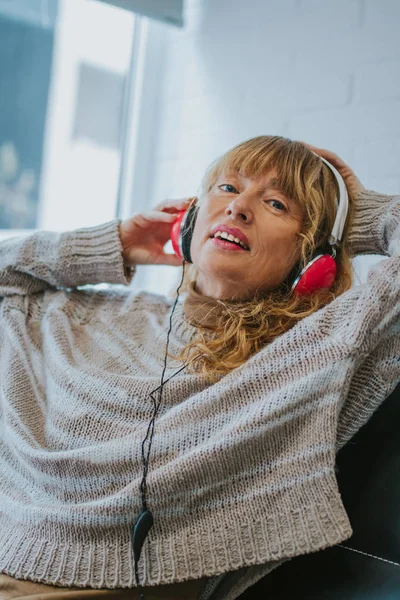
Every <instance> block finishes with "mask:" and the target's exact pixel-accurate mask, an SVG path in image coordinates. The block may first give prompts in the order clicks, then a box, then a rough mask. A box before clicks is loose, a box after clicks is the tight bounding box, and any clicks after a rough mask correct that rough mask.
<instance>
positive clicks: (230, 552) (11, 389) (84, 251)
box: [0, 190, 400, 600]
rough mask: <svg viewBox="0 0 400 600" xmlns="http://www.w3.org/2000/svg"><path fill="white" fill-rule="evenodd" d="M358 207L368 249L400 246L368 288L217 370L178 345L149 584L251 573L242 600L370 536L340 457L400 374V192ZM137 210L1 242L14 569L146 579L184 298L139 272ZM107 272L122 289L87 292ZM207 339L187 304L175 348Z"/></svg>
mask: <svg viewBox="0 0 400 600" xmlns="http://www.w3.org/2000/svg"><path fill="white" fill-rule="evenodd" d="M358 204H359V207H360V208H359V211H358V213H357V218H356V219H355V223H354V230H353V232H352V237H351V242H352V246H353V248H354V255H356V254H369V253H373V254H381V255H384V256H386V257H387V258H386V259H385V260H382V261H381V262H380V263H378V264H377V265H375V266H374V267H372V269H371V270H370V272H369V274H368V280H367V282H366V283H365V284H362V285H358V286H355V287H353V288H351V289H350V290H348V291H347V292H345V293H344V294H342V295H341V296H340V297H338V298H336V299H335V300H334V301H333V302H331V303H330V304H329V305H328V306H326V307H324V308H322V309H320V310H318V311H317V312H315V313H314V314H312V315H310V316H309V317H307V318H306V319H303V320H302V321H300V322H299V323H297V324H296V325H295V326H294V327H293V328H292V329H290V330H289V331H288V332H287V333H285V334H284V335H282V336H280V337H279V338H277V339H276V340H274V342H273V343H271V344H269V345H268V346H266V347H265V348H263V349H262V350H261V351H260V352H258V353H257V354H255V355H254V356H252V357H251V358H250V359H249V360H248V361H246V363H245V364H243V365H242V366H241V367H239V368H237V369H235V370H234V371H232V372H231V373H229V374H227V375H225V376H224V377H222V378H221V379H220V380H219V381H218V382H216V383H214V384H211V385H210V384H209V383H206V381H205V378H204V377H203V376H201V375H192V374H189V373H188V372H187V369H183V370H181V371H180V372H179V373H177V371H178V370H179V369H180V368H181V367H182V365H181V364H179V363H178V362H177V361H173V360H172V359H168V366H167V369H166V372H165V377H164V379H165V380H167V379H169V378H171V379H169V381H168V382H167V383H166V385H165V387H164V391H163V395H162V402H161V405H160V408H159V411H158V414H157V418H156V421H155V433H154V438H153V442H152V447H151V456H150V465H149V472H148V475H147V486H148V505H149V508H150V510H151V511H152V513H153V516H154V526H153V528H152V529H151V530H150V533H149V536H148V538H147V540H146V542H145V544H144V546H143V550H142V555H141V558H140V562H139V578H140V582H141V584H142V585H161V584H168V583H174V582H180V581H185V580H187V579H192V578H200V577H210V578H216V577H218V576H219V575H221V574H223V573H228V572H234V571H236V582H235V583H234V584H233V585H231V586H229V585H228V586H226V591H225V592H224V598H226V600H234V599H235V598H237V597H238V595H239V594H240V593H241V592H243V591H244V589H246V587H248V586H249V585H251V584H252V583H255V581H257V579H259V578H260V577H262V576H263V575H264V574H265V573H267V572H268V571H270V570H272V568H274V567H275V566H277V565H278V564H280V562H282V561H284V560H287V559H289V558H291V557H294V556H297V555H301V554H305V553H309V552H315V551H317V550H321V549H323V548H326V547H329V546H333V545H335V544H338V543H340V542H342V541H344V540H346V539H348V538H349V537H350V536H351V534H352V528H351V524H350V522H349V519H348V516H347V513H346V511H345V508H344V506H343V503H342V499H341V496H340V493H339V490H338V486H337V481H336V477H335V456H336V452H337V451H338V449H339V448H340V447H341V446H342V445H343V444H345V443H346V442H347V441H348V440H349V439H350V438H351V437H352V435H354V433H355V432H356V431H358V429H359V428H360V427H361V426H362V425H363V424H364V423H365V422H366V421H367V420H368V419H369V418H370V416H371V415H372V414H373V412H374V411H375V410H376V409H377V408H378V407H379V405H380V404H381V403H382V402H383V401H384V399H385V398H386V397H387V396H388V395H389V394H390V393H391V392H392V391H393V390H394V388H395V387H396V385H397V383H398V382H399V380H400V336H399V321H400V318H399V313H400V268H399V267H400V196H396V197H390V196H386V195H383V194H377V193H375V192H372V191H369V190H366V191H364V192H363V193H362V194H360V196H359V198H358ZM119 223H120V221H119V220H117V219H116V220H113V221H110V222H108V223H105V224H102V225H98V226H95V227H90V228H82V229H79V230H75V231H72V232H65V233H61V234H59V233H53V232H36V233H34V234H32V235H29V236H28V237H25V238H22V239H21V238H12V239H7V240H4V241H2V242H1V243H0V408H1V411H0V419H1V420H0V427H1V435H0V456H1V461H0V539H1V540H2V542H1V544H0V571H1V572H3V573H6V574H8V575H11V576H13V577H16V578H20V579H23V578H24V579H25V578H26V579H31V580H33V581H38V582H42V583H48V584H55V585H60V586H78V587H86V586H89V587H94V588H102V587H106V588H114V587H134V586H135V578H134V568H133V564H134V563H133V553H132V547H131V538H130V531H131V527H132V525H133V523H134V522H135V521H136V518H137V516H138V514H139V512H140V509H141V497H140V482H141V479H142V473H143V467H142V457H141V447H142V440H143V439H144V437H145V435H146V431H147V428H148V424H149V421H150V419H151V417H152V413H153V401H152V400H151V398H150V397H149V393H150V392H151V391H152V390H154V389H155V388H158V386H159V385H160V379H161V372H162V369H163V365H164V353H165V346H166V334H167V331H168V329H169V320H170V315H171V310H172V305H173V300H171V299H169V298H167V297H165V296H163V295H158V294H152V293H149V292H146V291H140V292H138V293H137V292H134V291H133V290H132V289H131V288H130V287H129V282H130V280H131V277H132V272H130V271H129V270H128V269H126V267H125V265H124V263H123V259H122V247H121V243H120V239H119V235H118V225H119ZM103 282H108V283H111V284H119V285H115V286H112V287H110V288H109V289H107V290H104V289H101V290H100V289H98V288H96V287H85V285H86V284H97V283H103ZM79 286H81V287H79ZM195 334H196V329H195V328H194V327H193V326H192V325H190V323H189V322H188V320H187V319H186V317H185V311H184V308H183V303H182V302H179V303H178V304H177V307H176V309H175V312H174V313H173V315H172V331H171V334H170V344H169V351H170V352H172V353H174V354H175V355H176V354H178V352H179V351H180V350H181V349H182V347H183V345H185V344H186V343H187V342H188V341H189V340H190V339H191V338H192V336H194V335H195ZM238 573H239V574H240V578H239V580H238V578H237V575H238ZM231 574H232V573H231ZM222 581H224V580H223V579H222ZM232 581H233V580H232ZM225 584H226V580H225ZM228 588H229V589H228ZM217 592H218V587H217ZM203 600H204V599H203Z"/></svg>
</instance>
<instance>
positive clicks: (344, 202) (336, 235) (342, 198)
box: [311, 150, 349, 246]
mask: <svg viewBox="0 0 400 600" xmlns="http://www.w3.org/2000/svg"><path fill="white" fill-rule="evenodd" d="M311 152H312V150H311ZM313 154H315V156H318V158H320V159H321V160H322V161H323V162H324V163H325V164H326V165H327V167H329V168H330V170H331V171H332V173H333V174H334V176H335V178H336V181H337V183H338V186H339V198H336V209H337V212H336V219H335V222H334V224H333V227H332V231H331V235H330V236H329V240H328V242H329V244H330V245H331V246H337V245H338V242H340V240H341V239H342V234H343V229H344V226H345V223H346V218H347V213H348V210H349V196H348V194H347V188H346V184H345V182H344V179H343V177H342V176H341V174H340V173H339V171H337V170H336V169H335V167H334V166H333V165H331V163H330V162H328V161H327V160H326V159H325V158H323V157H322V156H320V155H319V154H316V153H315V152H313Z"/></svg>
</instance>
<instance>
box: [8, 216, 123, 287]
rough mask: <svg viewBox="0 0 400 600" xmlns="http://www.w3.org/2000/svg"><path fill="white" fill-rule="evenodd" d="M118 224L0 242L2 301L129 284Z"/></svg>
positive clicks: (116, 222)
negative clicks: (81, 287)
mask: <svg viewBox="0 0 400 600" xmlns="http://www.w3.org/2000/svg"><path fill="white" fill-rule="evenodd" d="M120 223H121V221H120V220H119V219H114V220H113V221H109V222H107V223H103V224H101V225H96V226H95V227H85V228H81V229H76V230H74V231H67V232H64V233H56V232H52V231H38V232H35V233H33V234H31V235H28V236H25V237H15V238H9V239H6V240H3V241H1V242H0V297H3V296H9V295H12V294H20V295H28V294H34V293H36V292H40V291H44V290H46V289H51V288H55V289H57V288H69V287H76V286H79V285H86V284H97V283H117V284H124V285H128V284H129V283H130V281H131V279H132V276H133V273H132V271H131V270H130V269H128V268H127V267H126V265H125V263H124V260H123V254H122V245H121V239H120V235H119V226H120Z"/></svg>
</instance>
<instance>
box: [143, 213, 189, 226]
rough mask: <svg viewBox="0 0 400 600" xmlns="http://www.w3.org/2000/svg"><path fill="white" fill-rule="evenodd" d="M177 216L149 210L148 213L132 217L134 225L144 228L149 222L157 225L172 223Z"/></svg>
mask: <svg viewBox="0 0 400 600" xmlns="http://www.w3.org/2000/svg"><path fill="white" fill-rule="evenodd" d="M177 216H178V215H177V214H176V213H166V212H162V211H161V210H151V211H150V212H147V213H139V214H137V215H136V216H135V217H134V220H135V223H136V224H137V225H138V226H139V227H144V226H146V225H147V224H148V223H149V222H152V223H159V222H163V223H173V221H175V219H176V218H177Z"/></svg>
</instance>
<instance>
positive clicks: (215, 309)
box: [182, 281, 223, 328]
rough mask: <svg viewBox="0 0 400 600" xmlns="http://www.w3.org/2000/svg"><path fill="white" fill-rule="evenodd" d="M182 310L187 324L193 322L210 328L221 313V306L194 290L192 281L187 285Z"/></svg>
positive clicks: (214, 300)
mask: <svg viewBox="0 0 400 600" xmlns="http://www.w3.org/2000/svg"><path fill="white" fill-rule="evenodd" d="M182 309H183V313H184V315H185V318H186V320H187V321H188V322H189V323H192V322H195V323H196V324H201V325H203V326H205V327H210V328H213V327H214V326H215V325H216V323H217V320H218V316H219V315H221V313H222V311H223V307H222V305H221V304H220V303H219V302H218V300H217V299H216V298H212V297H211V296H204V295H202V294H200V293H199V292H198V291H197V290H196V282H194V281H192V282H190V284H189V287H188V290H187V295H186V297H185V299H184V301H183V305H182Z"/></svg>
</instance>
